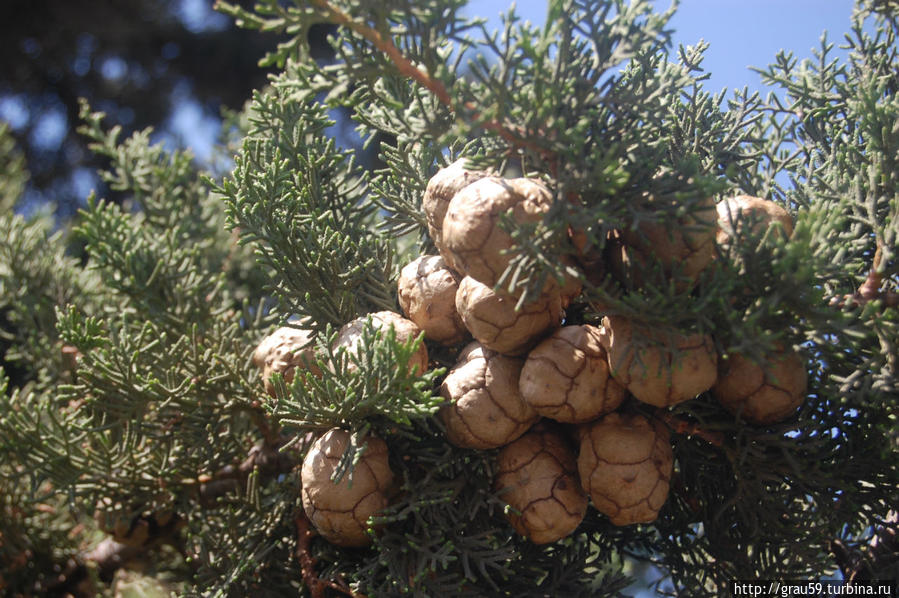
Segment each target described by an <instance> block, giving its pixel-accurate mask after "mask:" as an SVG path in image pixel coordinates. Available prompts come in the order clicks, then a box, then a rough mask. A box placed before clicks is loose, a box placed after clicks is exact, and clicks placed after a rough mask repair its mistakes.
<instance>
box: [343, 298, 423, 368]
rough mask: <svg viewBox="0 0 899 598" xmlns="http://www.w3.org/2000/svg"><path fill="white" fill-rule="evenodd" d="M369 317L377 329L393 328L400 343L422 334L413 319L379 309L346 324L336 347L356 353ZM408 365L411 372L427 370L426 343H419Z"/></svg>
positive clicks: (349, 365) (352, 366)
mask: <svg viewBox="0 0 899 598" xmlns="http://www.w3.org/2000/svg"><path fill="white" fill-rule="evenodd" d="M369 318H371V323H372V327H373V328H374V329H376V330H381V331H383V332H386V330H387V329H388V328H393V330H394V332H395V333H396V341H397V342H398V343H406V342H409V340H410V339H413V338H416V337H418V335H419V334H421V328H419V327H418V326H417V325H416V324H415V322H413V321H412V320H407V319H406V318H404V317H403V316H401V315H400V314H398V313H396V312H392V311H379V312H375V313H373V314H369V315H367V316H362V317H359V318H356V319H355V320H352V321H351V322H348V323H347V324H345V325H344V326H343V327H342V328H341V329H340V331H339V332H338V333H337V339H335V341H334V347H335V348H336V347H346V348H347V350H348V352H349V353H351V354H355V352H356V351H358V350H359V344H360V343H361V342H362V331H363V330H365V324H366V323H367V322H368V319H369ZM408 366H409V371H410V372H412V371H415V372H417V373H418V374H419V375H421V374H423V373H425V372H426V371H427V369H428V348H427V347H426V346H425V344H424V343H421V344H420V345H419V347H418V351H416V352H415V354H414V355H412V357H411V358H410V359H409V364H408ZM348 367H350V368H354V367H355V366H354V365H353V364H352V363H350V364H348Z"/></svg>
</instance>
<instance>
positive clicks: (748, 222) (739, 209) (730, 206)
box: [716, 195, 793, 246]
mask: <svg viewBox="0 0 899 598" xmlns="http://www.w3.org/2000/svg"><path fill="white" fill-rule="evenodd" d="M716 208H717V212H718V236H717V241H718V245H721V246H727V245H729V244H730V241H731V239H733V237H734V235H735V234H736V232H740V231H743V230H745V229H747V228H748V229H749V232H750V233H751V234H753V235H758V234H760V233H763V232H765V230H767V229H768V228H769V227H770V226H772V225H774V226H777V227H779V229H778V230H779V231H780V234H782V235H783V236H784V237H785V238H787V239H788V238H790V236H791V235H792V234H793V218H792V217H791V216H790V213H789V212H787V211H786V210H785V209H784V208H783V207H782V206H781V205H779V204H777V203H774V202H773V201H770V200H767V199H762V198H760V197H752V196H751V195H737V196H736V197H730V198H727V199H725V200H723V201H721V202H719V203H718V205H717V206H716ZM735 228H736V229H737V230H736V232H735Z"/></svg>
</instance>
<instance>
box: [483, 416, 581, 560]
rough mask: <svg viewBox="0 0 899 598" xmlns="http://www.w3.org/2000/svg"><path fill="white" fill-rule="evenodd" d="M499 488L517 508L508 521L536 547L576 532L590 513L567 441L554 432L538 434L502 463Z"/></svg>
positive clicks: (508, 450)
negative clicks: (585, 516)
mask: <svg viewBox="0 0 899 598" xmlns="http://www.w3.org/2000/svg"><path fill="white" fill-rule="evenodd" d="M496 465H497V474H496V480H495V482H494V487H495V488H496V491H497V492H498V493H499V498H500V499H501V500H503V501H505V502H506V504H508V505H509V506H510V507H511V510H508V511H507V513H506V518H507V519H508V520H509V522H510V523H511V524H512V527H514V528H515V531H517V532H518V533H519V534H521V535H522V536H525V537H526V538H528V539H529V540H530V541H531V542H533V543H534V544H547V543H549V542H555V541H556V540H559V539H560V538H564V537H565V536H567V535H569V534H570V533H571V532H573V531H574V530H575V529H576V528H577V526H578V525H580V523H581V521H582V520H583V519H584V515H585V514H586V512H587V495H586V494H584V490H583V488H581V484H580V481H579V480H578V475H577V462H576V458H575V456H574V453H573V452H572V450H571V449H570V448H569V446H568V444H567V441H566V440H565V439H564V438H563V437H562V436H561V435H559V434H557V433H556V432H553V431H551V430H549V429H533V430H531V431H530V432H528V433H527V434H525V435H524V436H522V437H521V438H519V439H518V440H515V441H514V442H512V443H510V444H508V445H507V446H506V447H505V448H503V449H502V450H501V451H500V452H499V454H498V455H497V457H496Z"/></svg>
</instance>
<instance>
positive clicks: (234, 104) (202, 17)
mask: <svg viewBox="0 0 899 598" xmlns="http://www.w3.org/2000/svg"><path fill="white" fill-rule="evenodd" d="M247 4H251V2H247ZM325 32H326V30H325V29H322V28H318V29H315V30H314V31H313V32H312V34H311V45H312V47H313V48H315V49H316V51H317V52H324V51H325V50H324V48H325V47H326V45H325V43H324V42H325ZM275 43H277V38H273V37H272V36H268V35H261V34H260V33H259V32H258V31H249V30H245V29H239V28H237V27H236V26H235V25H234V22H233V20H232V19H230V18H227V17H225V16H224V15H220V14H218V13H216V12H214V11H213V9H212V2H211V1H207V0H103V1H100V2H97V1H95V0H41V1H31V0H7V1H5V2H3V3H2V6H0V118H2V116H3V115H4V114H5V115H6V116H7V117H10V116H11V117H12V118H9V120H10V121H11V125H12V132H13V135H14V137H15V138H16V141H17V144H18V146H19V147H20V148H21V149H22V150H23V151H24V154H25V158H26V161H27V164H28V169H29V171H30V173H31V177H30V182H29V184H28V189H27V195H26V202H25V205H26V206H35V205H39V204H43V203H46V202H53V203H55V204H56V205H57V209H58V215H59V216H60V217H61V218H63V219H64V218H66V217H68V216H71V215H72V214H74V212H75V211H76V210H77V208H78V207H79V206H80V205H82V204H83V202H84V198H85V196H86V193H87V192H88V191H89V190H90V189H92V188H96V189H97V190H98V194H99V195H101V196H106V197H109V196H110V195H111V193H110V191H109V190H108V189H105V188H104V187H103V186H102V182H101V181H99V180H98V179H97V178H96V176H95V174H94V173H95V172H96V169H97V168H98V167H99V166H100V165H101V164H100V163H99V159H98V157H97V156H96V155H95V154H93V153H91V152H89V151H87V148H86V144H87V140H86V139H84V138H83V137H81V136H80V135H79V134H78V133H77V132H76V127H77V124H78V122H77V121H78V98H80V97H83V98H86V99H87V100H88V102H89V103H90V105H91V106H92V107H94V108H95V109H98V110H102V111H104V112H105V113H107V114H108V116H109V121H110V123H114V124H119V125H122V127H123V128H124V134H126V135H127V134H129V133H130V132H131V131H133V130H137V129H142V128H144V127H148V126H152V127H153V128H154V129H155V130H156V131H157V133H156V136H157V137H158V138H161V139H168V140H170V141H172V142H174V143H175V144H177V145H181V144H180V143H179V141H180V139H179V133H181V132H182V129H183V128H184V124H183V122H182V123H177V122H175V120H174V117H175V116H176V115H177V114H179V109H181V113H180V116H181V120H182V121H183V120H185V119H196V120H197V121H201V122H197V123H196V126H205V128H206V129H207V130H209V129H210V128H212V129H213V130H214V127H215V126H216V125H217V123H218V122H219V119H220V113H221V107H222V106H224V107H227V108H231V109H239V108H240V107H241V106H242V105H243V103H244V102H245V101H246V100H247V99H248V98H249V97H250V93H251V91H252V90H253V89H259V88H261V87H262V86H264V85H265V80H266V76H267V72H268V71H266V70H265V69H262V68H260V67H259V66H258V62H259V59H260V58H261V57H262V56H263V55H264V53H265V52H266V50H270V49H271V48H272V47H273V46H274V44H275ZM185 107H189V108H190V109H189V110H184V108H185ZM192 141H194V140H192Z"/></svg>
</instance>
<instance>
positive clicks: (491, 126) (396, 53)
mask: <svg viewBox="0 0 899 598" xmlns="http://www.w3.org/2000/svg"><path fill="white" fill-rule="evenodd" d="M311 2H312V4H313V5H315V6H316V7H317V8H319V9H320V10H322V11H323V12H324V13H325V14H326V15H327V17H328V18H329V19H331V20H332V21H333V22H335V23H337V24H338V25H343V26H344V27H347V28H348V29H350V30H351V31H353V32H355V33H356V34H358V35H360V36H362V37H363V38H365V39H367V40H368V41H369V42H371V43H372V44H373V45H374V46H375V48H377V49H378V50H379V51H381V52H383V53H384V54H386V55H387V56H388V57H389V58H390V60H391V62H393V64H394V65H395V66H396V68H397V70H398V71H399V72H400V74H401V75H403V76H405V77H408V78H410V79H412V80H413V81H415V82H417V83H418V84H419V85H421V86H422V87H424V88H425V89H427V90H428V91H430V92H431V93H433V94H434V96H436V98H437V100H438V101H439V102H440V103H441V104H443V105H444V106H446V107H447V108H449V109H450V110H453V111H458V108H459V107H460V106H458V105H457V104H456V103H455V102H454V101H453V98H452V96H450V93H449V91H447V89H446V86H445V85H444V84H443V82H441V81H439V80H437V79H434V78H433V77H431V76H430V75H429V74H428V73H426V72H425V71H423V70H421V69H420V68H418V67H417V66H415V65H414V64H413V63H412V61H410V60H409V59H408V58H406V56H404V55H403V53H402V52H401V51H400V49H399V48H397V47H396V44H394V43H393V41H392V40H390V39H389V38H385V37H384V36H383V35H381V32H379V31H378V30H376V29H374V28H372V27H369V26H368V25H366V24H365V23H360V22H359V21H356V20H354V19H353V18H352V17H350V16H349V15H348V14H346V13H345V12H343V11H341V10H340V9H338V8H335V7H334V6H331V4H330V3H329V2H328V0H311ZM461 107H462V108H464V109H465V110H467V111H469V112H471V114H472V116H473V120H475V121H481V122H480V124H481V126H482V127H484V128H485V129H487V130H488V131H493V132H494V133H496V134H497V135H499V136H500V137H502V138H503V139H504V140H505V141H506V142H508V143H509V144H510V145H512V146H513V147H516V148H523V149H529V150H531V151H533V152H535V153H537V154H540V155H541V156H542V157H543V158H544V160H546V161H547V162H550V163H551V162H552V159H553V158H554V157H555V156H554V154H553V153H552V152H550V151H548V150H546V149H545V148H543V147H540V146H539V145H538V144H536V143H534V142H533V141H532V140H530V139H526V138H525V137H523V136H521V135H520V134H519V133H517V132H515V131H513V130H512V129H510V128H509V127H507V126H505V125H503V124H502V123H501V122H499V121H496V120H487V119H484V120H483V121H482V120H481V119H482V115H481V114H480V113H479V112H478V110H477V107H476V106H475V105H474V104H473V103H471V102H466V103H465V104H463V105H462V106H461Z"/></svg>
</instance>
